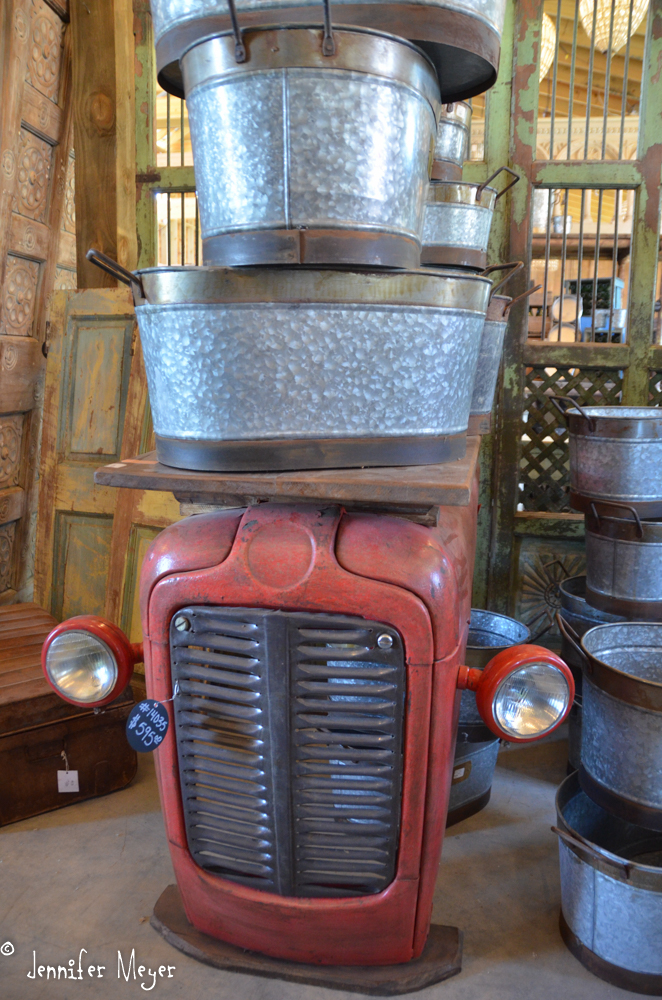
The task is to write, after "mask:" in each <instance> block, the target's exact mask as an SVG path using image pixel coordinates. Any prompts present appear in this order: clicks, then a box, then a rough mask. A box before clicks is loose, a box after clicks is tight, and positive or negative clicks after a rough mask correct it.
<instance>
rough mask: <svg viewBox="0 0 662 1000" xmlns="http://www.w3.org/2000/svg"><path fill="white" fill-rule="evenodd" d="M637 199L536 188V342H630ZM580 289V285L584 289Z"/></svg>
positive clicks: (608, 192) (622, 192) (621, 192)
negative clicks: (630, 305)
mask: <svg viewBox="0 0 662 1000" xmlns="http://www.w3.org/2000/svg"><path fill="white" fill-rule="evenodd" d="M634 197H635V193H634V191H631V190H626V189H622V188H607V189H604V190H600V191H591V190H586V189H581V188H570V187H565V188H560V189H557V190H550V189H548V188H535V189H534V191H533V210H532V216H531V224H532V237H531V248H532V249H531V253H532V261H531V279H532V281H535V283H536V284H541V285H542V289H541V291H540V292H538V293H537V294H534V295H533V296H531V298H530V300H529V314H530V315H529V331H528V333H529V337H530V338H539V339H542V340H543V341H546V342H549V343H561V342H566V343H625V341H626V340H627V322H628V308H627V307H628V297H629V283H630V246H631V241H632V220H633V210H634ZM578 283H579V287H578Z"/></svg>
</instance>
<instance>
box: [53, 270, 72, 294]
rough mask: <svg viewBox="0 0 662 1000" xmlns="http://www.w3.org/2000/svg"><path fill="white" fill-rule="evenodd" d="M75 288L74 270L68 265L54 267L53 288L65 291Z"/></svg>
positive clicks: (57, 290)
mask: <svg viewBox="0 0 662 1000" xmlns="http://www.w3.org/2000/svg"><path fill="white" fill-rule="evenodd" d="M75 288H76V272H75V271H71V270H70V269H69V268H68V267H56V268H55V282H54V284H53V290H54V291H56V292H66V291H68V290H72V291H73V290H74V289H75Z"/></svg>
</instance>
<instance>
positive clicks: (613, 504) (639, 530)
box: [591, 500, 644, 538]
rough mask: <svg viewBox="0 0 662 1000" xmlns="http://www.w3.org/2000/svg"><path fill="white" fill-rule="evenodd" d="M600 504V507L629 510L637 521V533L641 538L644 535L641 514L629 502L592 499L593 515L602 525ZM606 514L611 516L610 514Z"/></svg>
mask: <svg viewBox="0 0 662 1000" xmlns="http://www.w3.org/2000/svg"><path fill="white" fill-rule="evenodd" d="M598 506H600V507H618V508H620V509H621V510H629V511H630V513H631V514H632V516H633V517H634V519H635V521H636V523H637V535H638V536H639V538H643V537H644V528H643V525H642V523H641V520H640V518H639V514H638V513H637V511H636V510H635V508H634V507H632V506H631V505H630V504H629V503H621V502H620V501H619V500H592V501H591V513H592V514H593V517H594V518H595V519H596V521H597V522H598V527H599V526H600V515H599V514H598V509H597V508H598ZM605 516H607V517H608V516H609V515H608V514H607V515H605ZM617 520H619V521H621V520H626V518H620V517H619V518H618V519H617Z"/></svg>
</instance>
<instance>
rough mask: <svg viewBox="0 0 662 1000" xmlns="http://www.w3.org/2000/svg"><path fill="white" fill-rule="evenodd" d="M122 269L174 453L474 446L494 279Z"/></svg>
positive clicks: (348, 456)
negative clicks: (472, 415) (473, 419)
mask: <svg viewBox="0 0 662 1000" xmlns="http://www.w3.org/2000/svg"><path fill="white" fill-rule="evenodd" d="M123 280H131V281H132V283H133V287H134V300H135V302H136V316H137V318H138V325H139V327H140V335H141V340H142V346H143V352H144V356H145V368H146V371H147V382H148V386H149V394H150V401H151V407H152V415H153V420H154V430H155V432H156V447H157V454H158V457H159V460H160V461H161V462H164V463H165V464H166V465H173V466H175V467H177V468H185V469H199V470H203V471H204V470H210V471H214V470H220V471H224V470H229V471H242V470H246V471H248V470H260V469H263V470H264V469H275V470H277V469H299V468H329V467H330V468H339V467H340V468H341V467H349V466H355V465H357V466H362V465H421V464H424V465H427V464H430V463H434V462H439V461H446V460H449V459H451V458H457V457H461V456H462V455H463V454H464V450H465V446H466V429H467V424H468V420H469V407H470V404H471V393H472V388H473V380H474V376H475V370H476V361H477V358H478V350H479V347H480V340H481V335H482V329H483V323H484V319H485V309H486V307H487V300H488V296H489V292H490V287H491V286H490V282H489V279H488V278H482V277H479V276H473V275H465V274H454V273H452V272H446V273H443V274H441V273H438V272H435V271H431V270H429V269H425V270H420V271H413V272H384V271H375V272H367V271H331V270H327V271H314V270H308V269H304V268H298V269H294V270H287V269H279V268H271V269H260V268H241V269H235V270H230V269H227V268H206V267H188V268H187V267H184V268H175V267H170V268H149V269H147V270H144V271H140V272H138V273H137V274H136V275H135V276H132V275H130V274H129V278H128V279H127V278H124V279H123Z"/></svg>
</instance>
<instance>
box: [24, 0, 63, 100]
mask: <svg viewBox="0 0 662 1000" xmlns="http://www.w3.org/2000/svg"><path fill="white" fill-rule="evenodd" d="M37 9H38V10H39V13H38V14H37V16H36V17H35V18H34V20H33V21H32V29H31V33H30V48H29V56H28V66H27V73H26V77H25V79H26V80H27V82H28V83H30V84H32V86H33V87H34V88H35V89H36V90H38V91H40V92H41V93H42V94H43V95H44V96H45V97H48V98H49V99H50V100H51V101H55V102H56V103H57V98H58V90H59V87H60V65H61V62H62V45H63V35H64V25H63V23H62V21H61V19H60V18H59V17H58V16H57V14H56V13H55V12H54V11H52V10H50V8H49V7H47V5H46V4H45V3H43V2H40V3H39V4H38V5H37Z"/></svg>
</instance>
